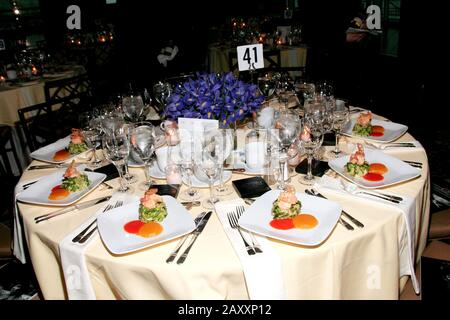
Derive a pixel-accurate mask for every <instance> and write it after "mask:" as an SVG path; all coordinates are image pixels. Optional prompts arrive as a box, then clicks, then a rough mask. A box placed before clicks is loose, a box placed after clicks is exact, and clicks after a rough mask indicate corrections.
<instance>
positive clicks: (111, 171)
mask: <svg viewBox="0 0 450 320" xmlns="http://www.w3.org/2000/svg"><path fill="white" fill-rule="evenodd" d="M85 171H92V172H97V173H103V174H106V178H105V180H104V182H106V181H109V180H112V179H115V178H117V177H119V171H117V168H116V166H115V165H114V164H112V163H110V164H107V165H106V166H103V167H100V168H97V169H95V170H91V169H89V168H86V169H85Z"/></svg>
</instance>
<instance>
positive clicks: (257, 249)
mask: <svg viewBox="0 0 450 320" xmlns="http://www.w3.org/2000/svg"><path fill="white" fill-rule="evenodd" d="M244 210H245V209H244V206H238V207H237V208H236V212H237V218H238V219H239V218H240V217H241V215H242V214H243V213H244ZM247 233H248V234H249V235H250V241H251V242H252V245H253V250H255V252H256V253H262V252H263V251H262V249H261V246H260V245H259V243H258V241H257V240H256V238H255V236H254V235H253V232H250V231H249V232H247Z"/></svg>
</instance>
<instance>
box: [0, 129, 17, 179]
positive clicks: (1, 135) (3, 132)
mask: <svg viewBox="0 0 450 320" xmlns="http://www.w3.org/2000/svg"><path fill="white" fill-rule="evenodd" d="M8 144H9V146H8ZM9 152H12V154H13V157H14V160H15V162H16V166H17V168H18V169H19V174H20V175H21V174H22V165H21V163H20V159H19V156H18V154H17V150H16V146H15V144H14V140H13V136H12V129H11V127H10V126H7V125H1V126H0V156H1V157H2V160H3V165H1V163H0V173H1V174H2V175H7V176H13V175H14V174H13V170H12V167H11V163H10V162H9V157H8V153H9Z"/></svg>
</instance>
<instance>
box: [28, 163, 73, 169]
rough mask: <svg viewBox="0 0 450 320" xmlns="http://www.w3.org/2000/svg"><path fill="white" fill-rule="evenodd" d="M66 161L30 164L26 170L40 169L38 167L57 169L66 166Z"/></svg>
mask: <svg viewBox="0 0 450 320" xmlns="http://www.w3.org/2000/svg"><path fill="white" fill-rule="evenodd" d="M67 166H68V164H67V163H60V164H42V165H35V166H30V167H29V168H28V169H27V170H40V169H54V168H56V169H59V168H67Z"/></svg>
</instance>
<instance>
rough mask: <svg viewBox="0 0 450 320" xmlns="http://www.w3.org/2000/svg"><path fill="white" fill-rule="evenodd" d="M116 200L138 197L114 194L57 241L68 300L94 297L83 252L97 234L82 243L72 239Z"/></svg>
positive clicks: (136, 198)
mask: <svg viewBox="0 0 450 320" xmlns="http://www.w3.org/2000/svg"><path fill="white" fill-rule="evenodd" d="M118 200H121V201H123V205H126V204H127V203H130V202H133V201H138V197H136V196H127V195H122V194H114V195H113V196H112V197H111V199H109V201H108V202H107V203H105V204H104V205H103V206H102V207H101V208H100V209H99V210H98V211H96V212H95V214H93V215H92V216H91V217H90V218H89V219H88V220H86V221H85V222H83V223H82V224H81V225H79V226H78V227H77V228H76V229H75V230H73V231H72V232H71V233H70V234H68V235H67V236H66V237H65V238H64V239H63V240H62V241H61V242H60V243H59V253H60V257H61V264H62V268H63V273H64V280H65V284H66V289H67V295H68V298H69V299H70V300H95V299H96V297H95V293H94V289H93V288H92V283H91V279H90V277H89V273H88V270H87V266H86V260H85V256H84V254H85V252H86V249H87V248H88V246H89V244H90V243H92V242H93V241H95V240H96V239H97V238H98V236H99V235H98V232H97V231H96V232H94V234H93V235H92V236H91V237H90V238H89V239H88V240H87V241H86V242H85V243H83V244H80V243H78V242H77V243H73V242H72V239H73V238H75V237H76V236H77V235H78V234H79V233H80V232H81V231H82V230H84V229H85V228H86V227H87V226H88V225H90V224H91V222H93V221H94V220H95V219H97V216H98V215H99V214H100V213H102V212H103V210H104V209H105V208H106V206H107V205H109V204H115V203H116V202H117V201H118ZM94 226H95V224H94ZM94 226H92V227H91V229H92V228H94Z"/></svg>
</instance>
